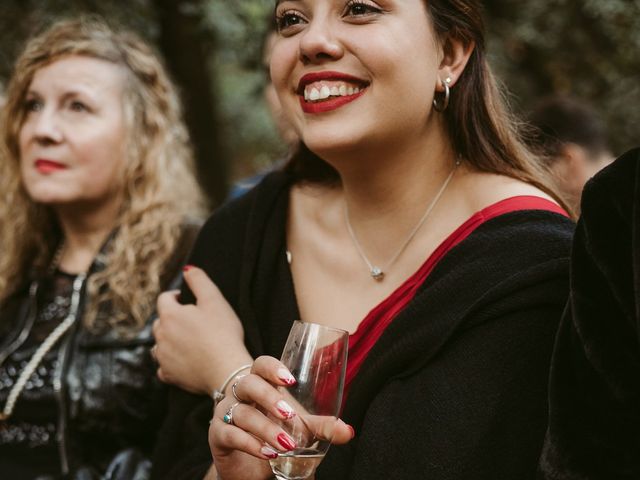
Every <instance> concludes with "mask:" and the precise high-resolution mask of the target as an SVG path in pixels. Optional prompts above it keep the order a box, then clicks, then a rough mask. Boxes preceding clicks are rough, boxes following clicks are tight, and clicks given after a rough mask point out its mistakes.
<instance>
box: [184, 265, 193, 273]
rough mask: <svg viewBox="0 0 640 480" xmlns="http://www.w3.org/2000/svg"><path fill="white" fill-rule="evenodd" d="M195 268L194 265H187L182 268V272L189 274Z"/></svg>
mask: <svg viewBox="0 0 640 480" xmlns="http://www.w3.org/2000/svg"><path fill="white" fill-rule="evenodd" d="M192 268H193V265H185V266H184V267H182V271H184V272H188V271H189V270H191V269H192Z"/></svg>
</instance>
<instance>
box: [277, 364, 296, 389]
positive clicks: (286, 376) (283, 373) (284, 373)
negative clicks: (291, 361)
mask: <svg viewBox="0 0 640 480" xmlns="http://www.w3.org/2000/svg"><path fill="white" fill-rule="evenodd" d="M278 378H279V379H280V380H282V381H283V382H284V383H286V384H287V385H295V383H296V379H295V378H294V377H293V375H291V372H290V371H289V370H287V369H286V368H284V367H282V368H279V369H278Z"/></svg>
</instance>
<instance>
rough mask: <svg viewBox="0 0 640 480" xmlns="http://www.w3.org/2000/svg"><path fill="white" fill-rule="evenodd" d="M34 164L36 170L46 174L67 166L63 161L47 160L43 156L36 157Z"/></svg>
mask: <svg viewBox="0 0 640 480" xmlns="http://www.w3.org/2000/svg"><path fill="white" fill-rule="evenodd" d="M34 165H35V167H36V170H38V172H40V173H42V174H44V175H48V174H50V173H53V172H57V171H60V170H65V169H66V168H67V166H66V165H64V164H63V163H60V162H56V161H54V160H47V159H45V158H39V159H37V160H36V161H35V163H34Z"/></svg>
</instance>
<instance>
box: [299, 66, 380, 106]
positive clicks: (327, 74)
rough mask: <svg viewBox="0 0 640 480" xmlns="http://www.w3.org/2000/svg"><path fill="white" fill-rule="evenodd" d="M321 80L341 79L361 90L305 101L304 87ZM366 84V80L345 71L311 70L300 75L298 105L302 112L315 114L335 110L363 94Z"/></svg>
mask: <svg viewBox="0 0 640 480" xmlns="http://www.w3.org/2000/svg"><path fill="white" fill-rule="evenodd" d="M323 80H324V81H342V82H347V83H351V84H354V85H358V86H359V87H360V89H361V90H360V91H359V92H358V93H354V94H353V95H344V96H340V97H329V98H326V99H324V100H320V101H315V102H308V101H306V100H305V99H304V89H305V87H306V86H307V85H309V84H311V83H314V82H321V81H323ZM368 86H369V84H368V83H367V82H366V81H364V80H362V79H360V78H357V77H354V76H352V75H347V74H346V73H342V72H333V71H323V72H312V73H307V74H306V75H304V76H302V78H301V79H300V81H299V82H298V89H297V93H298V95H299V98H300V106H301V107H302V111H303V112H304V113H309V114H317V113H323V112H329V111H331V110H336V109H337V108H340V107H342V106H343V105H346V104H347V103H351V102H353V101H354V100H356V99H358V98H359V97H361V96H362V95H363V94H364V92H365V89H366V87H368Z"/></svg>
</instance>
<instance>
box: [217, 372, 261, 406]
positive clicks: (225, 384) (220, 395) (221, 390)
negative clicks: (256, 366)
mask: <svg viewBox="0 0 640 480" xmlns="http://www.w3.org/2000/svg"><path fill="white" fill-rule="evenodd" d="M252 366H253V364H251V363H250V364H248V365H243V366H242V367H240V368H237V369H236V370H234V371H233V372H231V374H230V375H229V376H228V377H227V379H226V380H225V381H224V382H223V383H222V386H221V387H220V388H219V389H218V390H214V391H213V392H212V393H211V397H212V398H213V404H214V407H215V405H218V403H219V402H220V401H221V400H222V399H223V398H224V397H225V393H224V392H225V391H226V390H227V387H228V386H229V383H231V380H233V379H234V378H235V377H236V376H237V375H238V374H239V373H240V372H242V371H243V370H246V369H247V368H251V367H252Z"/></svg>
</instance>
